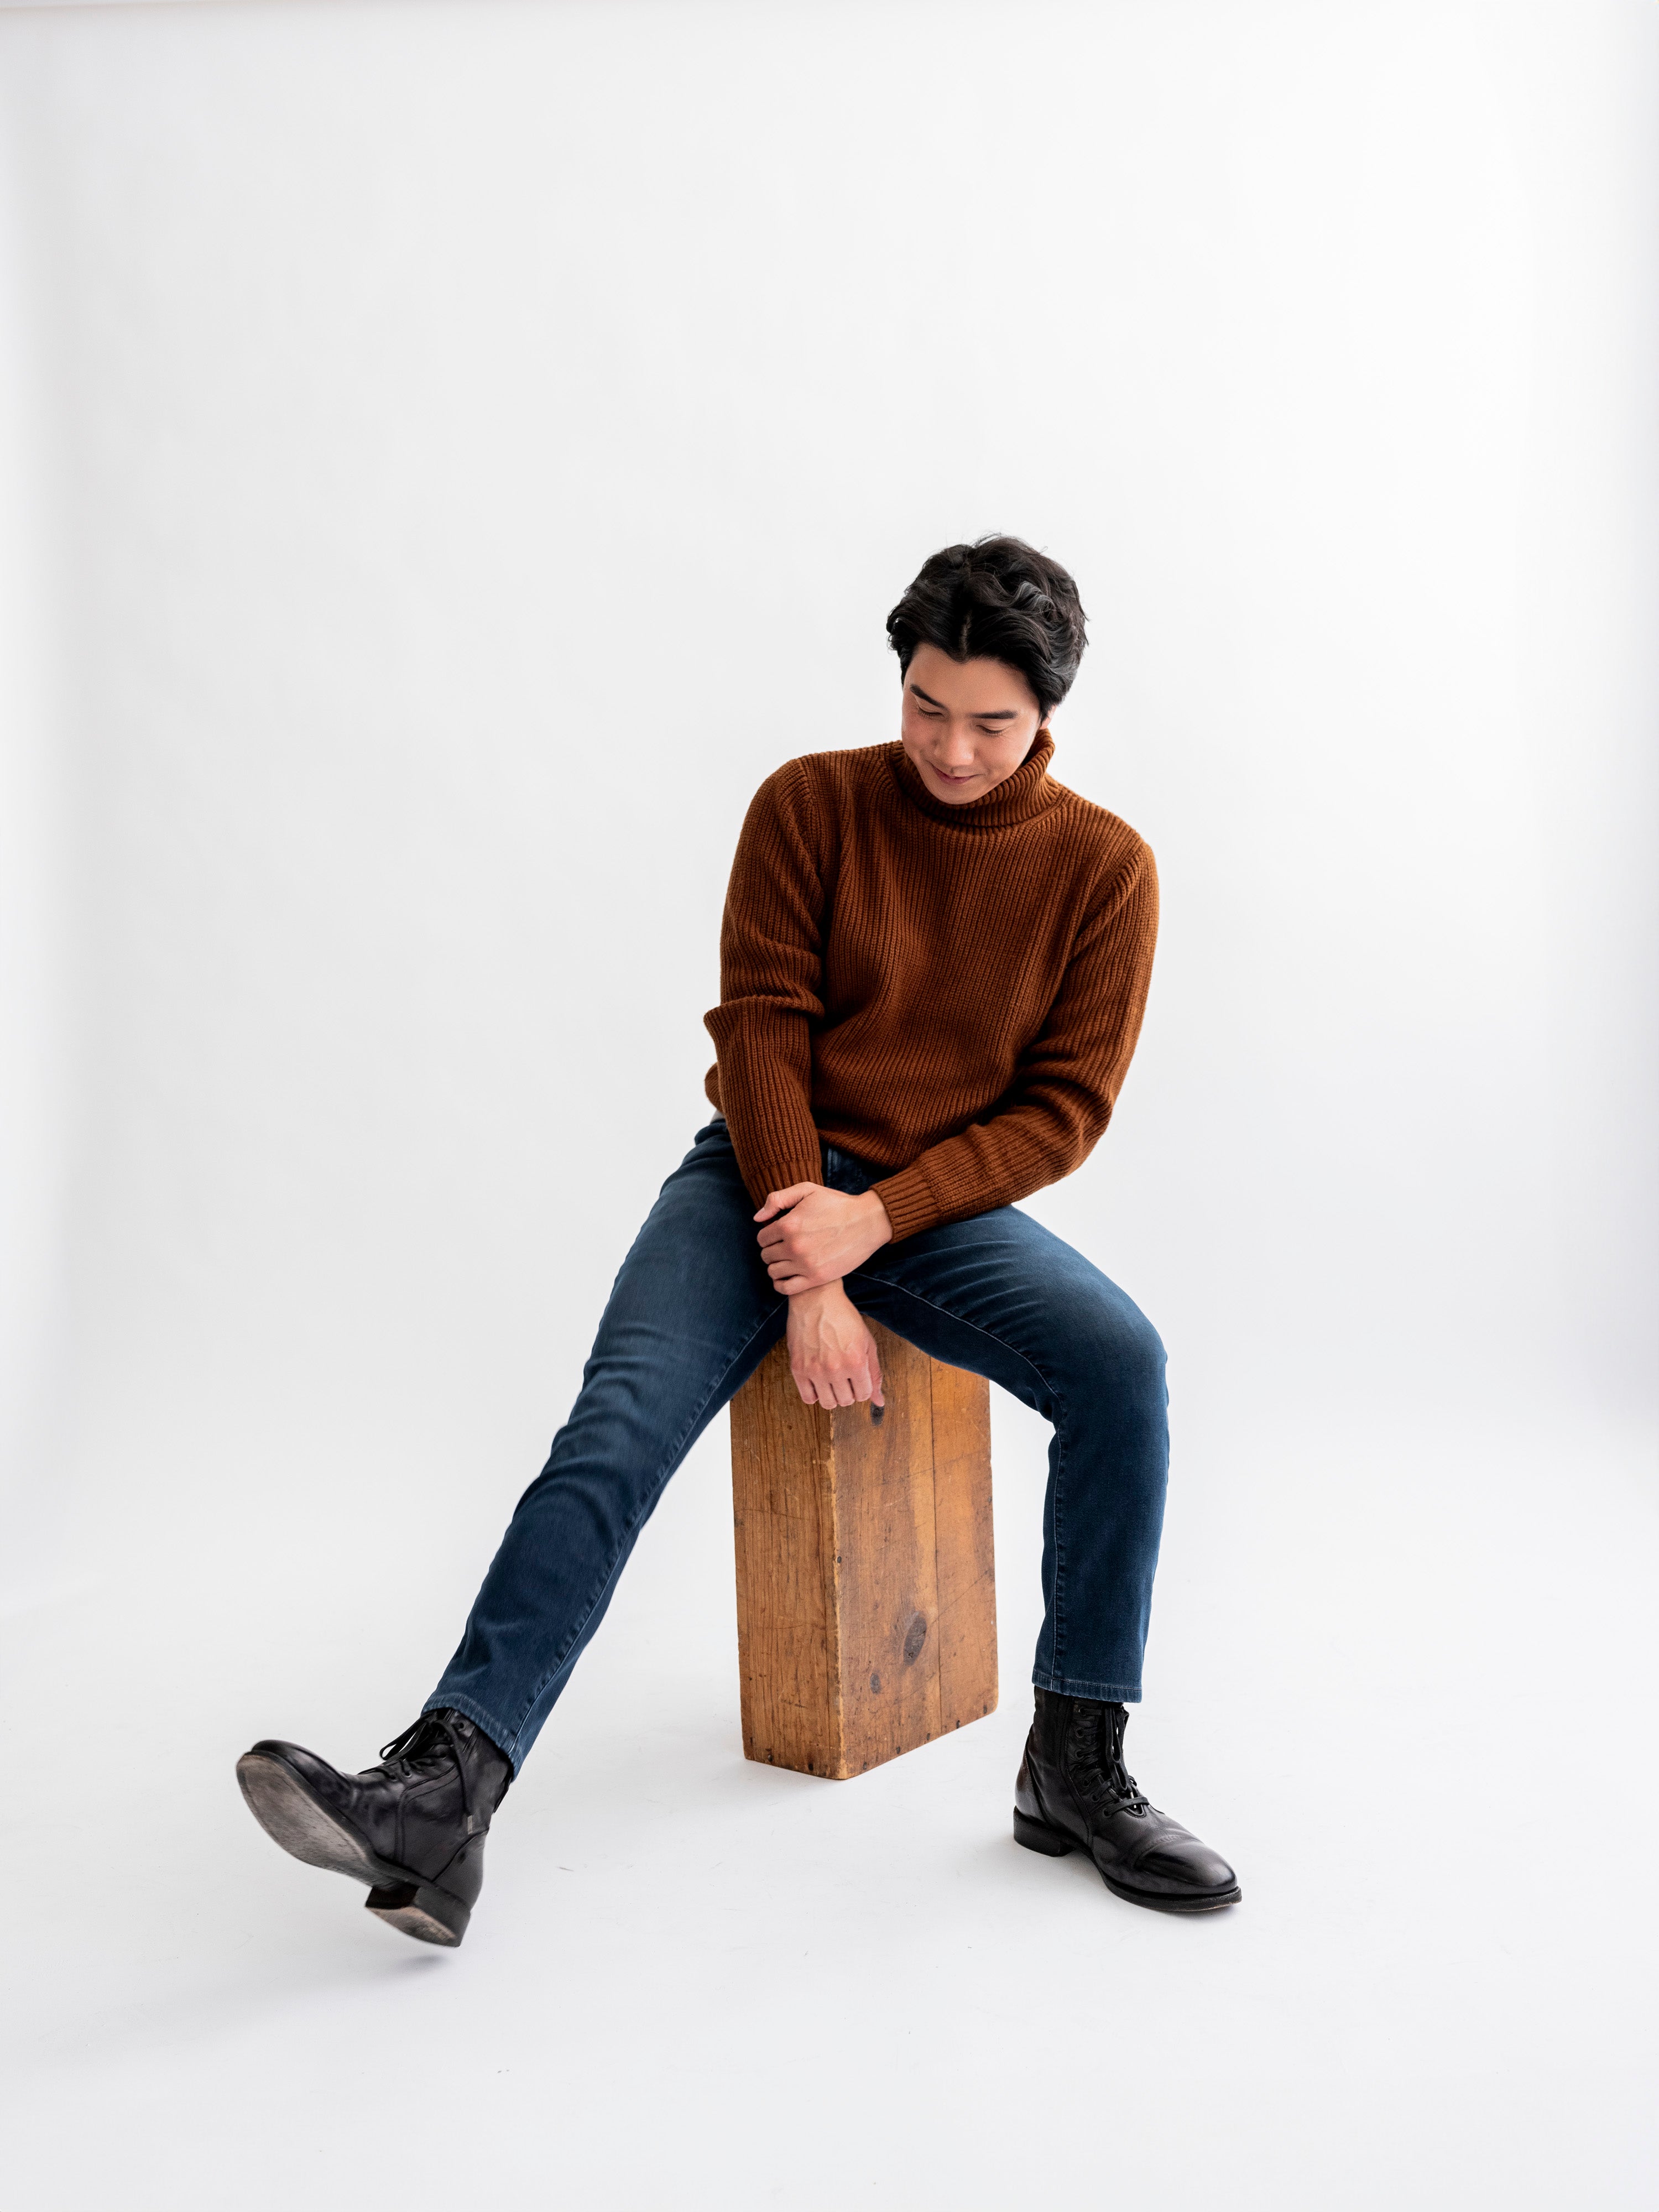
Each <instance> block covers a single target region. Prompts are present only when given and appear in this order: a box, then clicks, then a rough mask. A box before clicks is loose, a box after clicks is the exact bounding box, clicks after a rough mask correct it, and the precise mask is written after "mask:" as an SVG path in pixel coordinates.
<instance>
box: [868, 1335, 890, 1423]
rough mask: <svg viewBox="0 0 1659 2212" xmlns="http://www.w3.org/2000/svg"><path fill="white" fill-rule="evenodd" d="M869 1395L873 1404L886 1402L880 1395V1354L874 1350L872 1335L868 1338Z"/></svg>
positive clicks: (880, 1404) (882, 1404)
mask: <svg viewBox="0 0 1659 2212" xmlns="http://www.w3.org/2000/svg"><path fill="white" fill-rule="evenodd" d="M870 1397H871V1401H872V1404H874V1405H878V1406H884V1405H885V1404H886V1403H887V1401H886V1399H885V1398H884V1397H883V1396H882V1395H881V1356H880V1354H879V1353H878V1352H877V1350H876V1343H875V1339H874V1338H873V1337H872V1338H871V1340H870Z"/></svg>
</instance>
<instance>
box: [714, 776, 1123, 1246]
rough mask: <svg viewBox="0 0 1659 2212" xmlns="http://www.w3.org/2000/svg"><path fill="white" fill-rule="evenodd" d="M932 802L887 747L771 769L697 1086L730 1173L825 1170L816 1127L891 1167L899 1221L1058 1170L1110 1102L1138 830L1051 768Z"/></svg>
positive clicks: (742, 864) (1118, 1053)
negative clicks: (732, 1168) (718, 1127)
mask: <svg viewBox="0 0 1659 2212" xmlns="http://www.w3.org/2000/svg"><path fill="white" fill-rule="evenodd" d="M1053 752H1054V741H1053V739H1052V738H1048V737H1046V736H1043V737H1039V738H1038V739H1037V742H1036V744H1035V745H1034V746H1033V747H1032V749H1031V751H1030V754H1029V755H1028V756H1027V757H1026V759H1025V760H1024V763H1022V765H1021V766H1020V767H1019V768H1018V769H1016V771H1015V772H1014V774H1013V775H1011V776H1009V777H1008V778H1007V779H1006V781H1004V782H1002V783H1000V784H998V785H997V787H995V789H994V790H993V791H990V792H987V794H986V796H985V797H984V798H983V799H975V800H974V801H973V802H972V803H971V804H969V805H966V806H946V805H943V804H942V803H941V802H940V801H939V800H938V799H934V798H933V796H932V795H931V793H929V792H928V790H927V786H926V785H925V784H924V783H923V782H922V781H921V776H920V775H918V774H917V772H916V770H915V769H914V768H913V767H912V766H911V764H910V763H909V761H908V759H907V758H906V757H905V753H904V749H903V747H902V745H899V744H886V745H869V746H866V747H864V748H863V749H862V750H859V751H856V752H836V753H809V754H807V755H806V756H805V757H804V758H803V759H800V760H793V761H790V762H788V763H786V764H785V766H784V767H782V768H781V769H778V771H777V772H776V774H775V775H769V776H768V778H767V779H766V781H765V782H764V783H763V784H762V786H761V787H760V789H759V791H757V793H756V794H755V799H754V803H753V804H752V805H750V809H749V813H748V817H747V818H746V819H745V821H744V825H743V834H742V836H740V837H739V838H738V853H737V858H736V860H734V861H733V863H732V881H731V886H730V889H729V890H727V893H726V918H725V921H724V923H723V925H722V927H721V930H720V1005H719V1006H716V1007H715V1008H714V1011H713V1012H711V1013H709V1014H708V1016H707V1017H706V1020H707V1023H708V1030H709V1034H710V1035H711V1036H713V1038H714V1049H715V1051H716V1052H717V1053H718V1054H719V1055H720V1057H719V1059H718V1060H717V1061H716V1064H715V1065H714V1066H713V1067H712V1068H710V1070H709V1071H708V1084H707V1089H708V1096H709V1098H710V1099H711V1101H712V1102H713V1103H714V1105H715V1106H716V1107H717V1108H718V1109H719V1110H720V1112H721V1113H723V1114H724V1115H725V1116H726V1125H727V1127H729V1129H730V1131H731V1133H732V1144H733V1145H734V1146H735V1147H736V1149H737V1155H738V1166H739V1167H740V1168H741V1169H742V1170H743V1178H744V1183H745V1184H746V1185H747V1187H748V1188H749V1189H750V1192H751V1193H752V1194H753V1195H754V1199H755V1203H756V1205H757V1206H759V1205H760V1203H761V1202H762V1200H763V1199H764V1198H765V1196H766V1194H767V1193H768V1192H769V1191H774V1190H781V1189H783V1188H785V1186H786V1185H787V1184H789V1183H793V1182H822V1181H823V1162H822V1160H821V1158H820V1157H819V1152H818V1146H819V1140H820V1139H823V1141H824V1142H825V1143H827V1144H832V1145H838V1146H842V1148H843V1149H844V1150H845V1151H847V1152H855V1153H856V1154H858V1156H859V1157H860V1158H861V1159H866V1160H870V1161H873V1162H875V1163H876V1164H878V1165H880V1166H881V1167H884V1168H887V1169H890V1170H892V1172H891V1173H890V1174H889V1175H888V1176H885V1177H884V1179H883V1180H882V1181H880V1182H878V1183H877V1184H876V1185H875V1188H876V1190H877V1191H878V1193H879V1194H880V1196H881V1200H882V1203H883V1205H884V1206H885V1207H886V1209H887V1214H888V1218H889V1219H890V1221H891V1223H892V1225H893V1235H894V1237H895V1238H898V1237H914V1236H915V1234H916V1232H917V1231H919V1230H922V1229H928V1228H932V1227H933V1225H935V1224H936V1223H939V1222H941V1221H957V1220H960V1219H962V1218H964V1217H965V1216H967V1215H969V1214H973V1213H983V1212H985V1211H986V1210H987V1208H988V1207H990V1206H1006V1205H1010V1204H1012V1202H1013V1201H1014V1200H1016V1199H1020V1198H1024V1197H1026V1196H1028V1195H1029V1194H1030V1192H1032V1191H1034V1190H1040V1189H1041V1188H1042V1186H1043V1185H1044V1184H1045V1183H1049V1182H1054V1181H1056V1180H1057V1179H1058V1178H1059V1177H1060V1176H1064V1175H1069V1174H1070V1173H1071V1172H1072V1170H1073V1168H1076V1167H1079V1166H1080V1165H1081V1164H1082V1163H1083V1161H1084V1160H1085V1159H1086V1158H1087V1157H1088V1155H1089V1152H1090V1151H1091V1147H1092V1146H1093V1145H1094V1142H1095V1140H1096V1139H1097V1137H1098V1136H1099V1134H1100V1133H1101V1131H1102V1130H1103V1128H1104V1127H1106V1123H1107V1121H1108V1120H1109V1118H1110V1115H1111V1111H1112V1107H1113V1104H1114V1103H1115V1099H1116V1097H1117V1094H1118V1091H1119V1088H1120V1086H1121V1084H1122V1081H1123V1076H1124V1072H1125V1070H1126V1069H1127V1066H1128V1065H1129V1056H1130V1054H1132V1053H1133V1050H1134V1048H1135V1038H1136V1036H1137V1035H1138V1034H1139V1029H1140V1018H1141V1014H1142V1012H1143V1011H1144V1009H1145V1007H1146V987H1147V983H1148V981H1149V980H1150V977H1151V974H1152V945H1153V942H1154V940H1155V939H1156V937H1157V934H1158V872H1157V870H1156V868H1155V866H1154V865H1153V861H1152V848H1151V847H1150V846H1148V845H1146V844H1145V843H1144V842H1142V840H1141V839H1140V838H1139V837H1138V836H1136V835H1135V833H1134V831H1133V829H1130V827H1129V825H1128V823H1127V822H1120V821H1119V819H1118V818H1117V817H1116V815H1115V814H1109V813H1108V812H1107V811H1106V810H1105V808H1104V807H1101V806H1095V805H1091V804H1090V802H1089V801H1088V800H1087V799H1079V797H1078V795H1077V793H1075V792H1073V791H1067V790H1066V787H1065V786H1064V785H1063V784H1059V783H1056V782H1055V781H1054V779H1053V778H1052V777H1051V776H1050V775H1049V774H1048V762H1049V759H1050V757H1051V756H1052V755H1053Z"/></svg>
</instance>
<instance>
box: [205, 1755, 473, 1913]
mask: <svg viewBox="0 0 1659 2212" xmlns="http://www.w3.org/2000/svg"><path fill="white" fill-rule="evenodd" d="M236 1779H237V1781H238V1782H239V1783H240V1784H241V1790H242V1796H243V1797H244V1798H245V1800H246V1803H247V1808H248V1811H249V1812H250V1813H252V1815H253V1817H254V1819H255V1820H257V1821H258V1823H259V1826H261V1827H262V1828H263V1829H264V1832H265V1833H266V1834H267V1835H268V1836H269V1837H270V1840H271V1841H272V1843H274V1844H281V1846H282V1848H283V1850H285V1851H286V1852H287V1853H288V1854H289V1857H290V1858H296V1859H300V1860H301V1861H302V1862H303V1863H305V1864H306V1865H307V1866H314V1867H321V1868H322V1869H323V1871H324V1872H325V1874H343V1875H345V1876H346V1878H347V1879H348V1880H349V1881H361V1882H362V1883H364V1884H365V1885H366V1886H367V1887H368V1898H367V1899H366V1900H365V1902H366V1904H367V1905H368V1910H369V1911H371V1912H372V1913H374V1916H375V1917H376V1918H377V1919H379V1920H384V1921H385V1922H386V1925H387V1927H389V1928H396V1929H398V1931H399V1932H400V1933H401V1934H403V1935H404V1936H413V1937H414V1939H415V1941H416V1942H417V1943H441V1944H445V1945H447V1946H450V1947H453V1945H455V1944H457V1943H459V1942H460V1940H461V1938H462V1936H465V1933H466V1923H467V1922H468V1921H469V1920H470V1919H471V1917H472V1911H471V1906H470V1905H463V1904H462V1903H461V1901H460V1899H459V1898H458V1897H451V1896H450V1895H449V1893H448V1892H447V1890H441V1889H436V1888H435V1887H433V1885H432V1884H431V1883H430V1882H423V1881H420V1880H418V1879H417V1878H416V1876H414V1875H411V1874H410V1871H409V1869H407V1868H406V1867H398V1866H393V1865H392V1864H391V1863H390V1862H389V1861H387V1860H386V1859H383V1858H380V1857H377V1856H376V1854H375V1853H374V1852H373V1851H371V1850H369V1848H368V1844H366V1843H364V1841H363V1839H362V1837H361V1836H360V1835H358V1834H357V1832H356V1830H355V1829H352V1828H349V1827H348V1826H346V1824H345V1822H344V1821H343V1820H340V1819H338V1818H337V1816H336V1815H335V1814H332V1813H331V1812H330V1811H329V1809H328V1808H327V1807H326V1806H325V1805H323V1804H320V1803H319V1802H318V1800H317V1799H316V1798H315V1797H314V1796H313V1795H312V1793H311V1791H310V1790H309V1789H308V1787H307V1784H306V1783H305V1782H304V1780H303V1779H302V1778H301V1777H300V1776H299V1775H298V1774H296V1773H295V1771H294V1769H293V1768H292V1767H291V1766H289V1765H288V1764H287V1762H286V1761H285V1760H283V1759H272V1758H271V1757H270V1754H269V1753H264V1752H257V1751H248V1752H244V1753H243V1754H242V1756H241V1757H240V1759H238V1760H237V1762H236Z"/></svg>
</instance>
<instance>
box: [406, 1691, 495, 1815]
mask: <svg viewBox="0 0 1659 2212" xmlns="http://www.w3.org/2000/svg"><path fill="white" fill-rule="evenodd" d="M380 1763H381V1765H383V1766H384V1767H385V1768H386V1771H388V1773H390V1772H393V1771H396V1770H397V1769H398V1768H401V1769H402V1770H403V1771H404V1773H405V1774H407V1775H408V1776H409V1777H410V1778H411V1780H412V1779H413V1778H415V1777H416V1775H420V1776H422V1777H426V1776H432V1775H438V1774H441V1773H442V1772H443V1771H444V1770H445V1769H446V1767H448V1766H453V1768H454V1769H455V1771H456V1772H457V1773H458V1774H459V1776H460V1778H461V1811H462V1813H463V1814H464V1815H465V1823H466V1826H467V1829H468V1831H469V1832H471V1827H472V1824H473V1812H474V1809H475V1808H474V1805H473V1790H472V1777H471V1774H470V1773H469V1772H468V1771H467V1762H466V1760H465V1759H464V1758H463V1757H462V1755H461V1745H460V1742H459V1739H458V1737H457V1736H456V1734H455V1730H454V1728H453V1725H452V1723H450V1722H449V1721H448V1720H447V1719H446V1718H445V1717H444V1716H443V1714H441V1713H422V1714H420V1715H419V1716H418V1717H417V1718H416V1719H415V1720H412V1721H411V1722H410V1724H409V1726H408V1727H407V1728H406V1729H404V1731H403V1733H402V1735H394V1736H393V1737H392V1741H391V1742H390V1743H383V1744H382V1745H381V1746H380ZM503 1794H505V1793H503Z"/></svg>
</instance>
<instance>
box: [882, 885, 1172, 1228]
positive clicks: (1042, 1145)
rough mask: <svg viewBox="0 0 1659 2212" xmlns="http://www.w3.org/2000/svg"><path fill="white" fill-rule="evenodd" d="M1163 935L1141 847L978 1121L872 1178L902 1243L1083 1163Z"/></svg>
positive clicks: (1091, 921)
mask: <svg viewBox="0 0 1659 2212" xmlns="http://www.w3.org/2000/svg"><path fill="white" fill-rule="evenodd" d="M1157 939H1158V869H1157V866H1156V864H1155V862H1154V860H1153V859H1152V848H1151V847H1150V846H1147V845H1144V844H1142V845H1139V847H1138V848H1137V850H1136V851H1135V852H1134V853H1133V854H1132V855H1131V856H1130V859H1129V860H1128V862H1127V865H1126V866H1124V867H1123V868H1121V870H1119V871H1117V872H1115V875H1114V876H1113V878H1111V879H1110V880H1109V883H1108V884H1106V885H1105V886H1104V887H1103V893H1102V896H1101V897H1100V898H1099V900H1098V901H1097V903H1096V905H1095V906H1094V908H1093V909H1092V910H1091V913H1090V914H1089V915H1088V917H1087V918H1086V920H1085V923H1084V925H1083V927H1082V928H1081V929H1079V933H1078V937H1077V941H1076V943H1075V945H1073V950H1072V957H1071V959H1070V960H1069V962H1068V963H1066V972H1065V975H1064V976H1063V977H1062V979H1061V981H1060V989H1059V991H1058V992H1057V994H1055V997H1054V1004H1053V1005H1052V1006H1050V1008H1049V1009H1048V1016H1047V1018H1046V1019H1045V1020H1044V1022H1043V1024H1042V1029H1041V1030H1039V1032H1038V1033H1037V1035H1036V1037H1035V1038H1034V1039H1033V1040H1032V1042H1030V1045H1028V1046H1027V1047H1026V1048H1025V1050H1024V1053H1023V1054H1021V1055H1020V1063H1019V1068H1018V1073H1017V1074H1016V1076H1015V1079H1014V1081H1013V1082H1012V1084H1011V1085H1010V1086H1009V1088H1008V1089H1007V1091H1005V1092H1004V1094H1003V1096H1002V1097H1000V1099H999V1100H998V1101H997V1103H996V1104H995V1105H994V1106H993V1107H992V1108H991V1109H989V1110H988V1111H987V1113H986V1115H984V1116H983V1118H982V1119H981V1120H980V1121H975V1122H974V1123H972V1124H971V1125H970V1126H969V1127H968V1128H966V1129H963V1130H962V1131H961V1132H960V1133H958V1134H957V1135H956V1136H954V1137H947V1138H945V1139H943V1140H942V1141H941V1142H940V1143H939V1144H936V1145H930V1146H928V1148H927V1151H926V1152H921V1153H919V1154H918V1155H917V1157H916V1158H915V1159H914V1160H913V1161H912V1162H911V1163H910V1164H909V1166H908V1167H906V1168H902V1169H901V1170H899V1171H898V1173H897V1174H896V1175H892V1176H888V1177H887V1178H886V1179H885V1180H884V1182H878V1183H877V1184H875V1185H874V1186H873V1187H874V1188H875V1189H876V1191H877V1192H878V1194H879V1195H880V1198H881V1201H882V1204H883V1205H884V1206H885V1207H886V1209H887V1216H888V1218H889V1220H890V1222H891V1223H892V1225H893V1237H894V1241H895V1243H896V1242H897V1241H898V1240H899V1239H900V1238H902V1237H914V1236H915V1235H916V1234H917V1232H918V1231H921V1230H923V1229H932V1228H934V1227H936V1226H937V1225H939V1223H941V1222H945V1221H960V1220H963V1219H965V1218H967V1217H968V1216H969V1215H970V1214H975V1213H985V1212H988V1211H989V1210H990V1209H991V1207H993V1206H1012V1205H1013V1204H1015V1203H1016V1201H1017V1200H1020V1199H1022V1198H1029V1197H1030V1194H1031V1193H1032V1192H1033V1191H1034V1190H1041V1189H1042V1188H1043V1186H1044V1185H1045V1184H1046V1183H1051V1182H1058V1181H1059V1180H1060V1177H1061V1176H1067V1175H1070V1174H1071V1173H1072V1171H1073V1169H1075V1168H1079V1167H1081V1166H1082V1164H1083V1163H1084V1161H1085V1159H1087V1158H1088V1157H1089V1154H1090V1152H1091V1151H1092V1150H1093V1149H1094V1146H1095V1143H1096V1140H1097V1139H1098V1138H1099V1136H1100V1134H1101V1132H1102V1131H1103V1129H1104V1128H1105V1127H1106V1124H1107V1122H1108V1121H1109V1120H1110V1119H1111V1113H1112V1108H1113V1106H1114V1105H1115V1103H1116V1101H1117V1094H1118V1092H1119V1091H1120V1090H1121V1087H1122V1084H1123V1078H1124V1076H1125V1074H1126V1073H1127V1070H1128V1066H1129V1061H1130V1059H1131V1057H1132V1056H1133V1052H1134V1048H1135V1040H1136V1039H1137V1037H1138V1036H1139V1034H1140V1023H1141V1017H1142V1015H1143V1014H1144V1013H1145V1012H1146V993H1147V989H1148V987H1149V985H1150V984H1151V981H1152V951H1153V947H1154V945H1156V943H1157Z"/></svg>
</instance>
